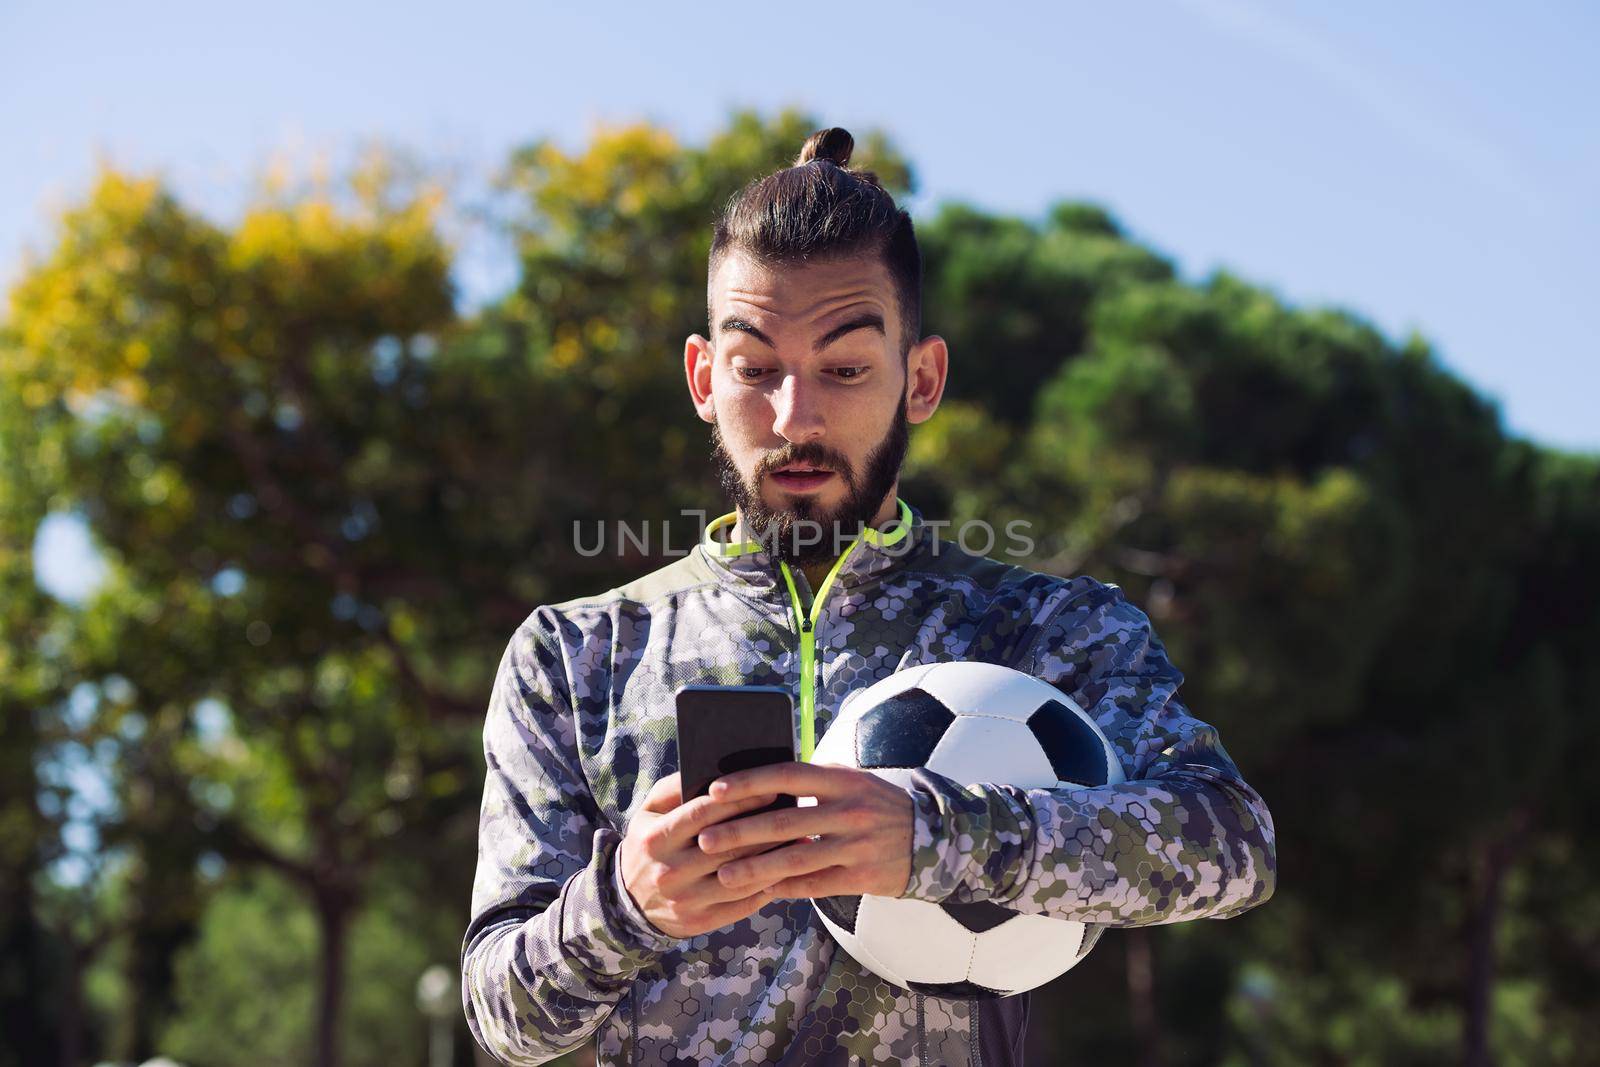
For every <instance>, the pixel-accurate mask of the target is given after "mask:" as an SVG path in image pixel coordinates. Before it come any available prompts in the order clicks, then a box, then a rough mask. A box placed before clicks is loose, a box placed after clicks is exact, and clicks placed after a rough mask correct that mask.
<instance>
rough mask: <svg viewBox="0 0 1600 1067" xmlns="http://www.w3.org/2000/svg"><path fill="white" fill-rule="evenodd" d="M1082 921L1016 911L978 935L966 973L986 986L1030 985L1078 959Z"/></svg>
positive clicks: (1035, 984)
mask: <svg viewBox="0 0 1600 1067" xmlns="http://www.w3.org/2000/svg"><path fill="white" fill-rule="evenodd" d="M1082 944H1083V924H1082V923H1075V922H1065V921H1063V920H1061V919H1047V918H1045V917H1044V916H1042V915H1018V916H1017V917H1016V918H1014V919H1012V920H1011V921H1009V922H1004V923H1001V924H1000V925H999V926H996V927H995V928H994V929H992V930H989V931H987V932H985V933H984V934H982V935H981V936H979V938H978V948H977V951H976V952H975V953H973V956H972V966H971V967H970V968H969V970H968V972H967V973H968V976H969V977H970V978H971V980H972V981H973V982H976V983H977V984H978V985H981V986H984V987H986V988H988V989H999V990H1002V991H1005V992H1009V991H1011V990H1014V989H1015V990H1020V989H1032V988H1033V987H1035V986H1039V985H1043V984H1044V983H1045V982H1048V981H1049V980H1050V979H1052V978H1054V977H1056V976H1057V975H1058V974H1061V973H1062V972H1063V971H1066V970H1067V969H1068V968H1070V967H1071V966H1072V965H1073V964H1075V963H1076V962H1077V960H1078V949H1079V947H1080V946H1081V945H1082Z"/></svg>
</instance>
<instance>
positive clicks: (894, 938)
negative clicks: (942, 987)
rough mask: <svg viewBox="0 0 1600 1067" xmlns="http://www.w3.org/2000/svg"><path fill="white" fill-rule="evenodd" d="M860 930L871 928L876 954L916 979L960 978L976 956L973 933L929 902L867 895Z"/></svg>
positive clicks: (896, 970) (859, 917)
mask: <svg viewBox="0 0 1600 1067" xmlns="http://www.w3.org/2000/svg"><path fill="white" fill-rule="evenodd" d="M856 929H857V930H861V931H864V932H869V933H868V934H867V936H870V937H871V939H872V948H871V950H870V951H871V952H872V954H873V955H874V956H876V957H877V958H878V959H880V960H882V961H883V964H884V966H886V967H888V968H889V970H891V971H893V972H894V973H896V974H900V975H904V976H905V977H906V978H907V979H908V980H910V981H913V982H960V981H964V980H965V979H966V977H967V962H968V961H969V960H970V959H971V958H972V947H973V946H972V932H971V931H970V930H968V929H967V928H966V927H965V926H962V925H961V924H960V923H958V922H956V921H955V920H954V919H952V918H951V917H950V916H948V915H946V914H945V912H944V909H943V908H941V907H939V905H937V904H929V903H928V902H927V901H925V900H902V899H896V898H891V897H872V896H866V897H862V898H861V910H860V911H859V912H857V913H856Z"/></svg>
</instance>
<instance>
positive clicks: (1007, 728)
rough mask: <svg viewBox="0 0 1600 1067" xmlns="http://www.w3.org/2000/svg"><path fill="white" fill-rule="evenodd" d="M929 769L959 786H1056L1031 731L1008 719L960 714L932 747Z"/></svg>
mask: <svg viewBox="0 0 1600 1067" xmlns="http://www.w3.org/2000/svg"><path fill="white" fill-rule="evenodd" d="M928 769H929V770H930V771H936V772H938V773H939V774H942V775H944V776H945V777H946V778H953V779H955V780H956V781H957V782H959V783H960V784H961V785H972V784H973V783H975V782H1004V783H1006V784H1007V785H1016V786H1021V787H1022V788H1024V789H1038V788H1047V787H1049V786H1053V785H1055V784H1056V772H1055V770H1054V769H1053V768H1052V767H1051V766H1050V760H1049V759H1048V758H1046V756H1045V754H1044V749H1042V748H1040V747H1039V741H1038V739H1037V738H1036V737H1034V736H1033V731H1032V730H1030V729H1028V728H1027V727H1026V726H1024V725H1023V724H1021V723H1018V722H1014V721H1012V720H1010V719H993V718H990V717H988V716H986V715H984V716H980V715H963V716H961V717H960V718H958V719H956V721H955V722H953V723H951V724H950V728H949V729H948V730H946V731H945V732H944V736H943V737H942V738H940V739H939V743H938V745H936V746H934V749H933V755H931V756H929V757H928Z"/></svg>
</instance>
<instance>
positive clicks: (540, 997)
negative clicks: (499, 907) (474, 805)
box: [461, 830, 677, 1064]
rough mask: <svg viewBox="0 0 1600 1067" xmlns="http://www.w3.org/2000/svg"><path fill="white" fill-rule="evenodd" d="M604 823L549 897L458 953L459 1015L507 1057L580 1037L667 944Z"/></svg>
mask: <svg viewBox="0 0 1600 1067" xmlns="http://www.w3.org/2000/svg"><path fill="white" fill-rule="evenodd" d="M619 840H620V836H619V835H618V834H617V833H616V831H614V830H601V831H599V832H598V833H596V834H595V837H594V850H593V853H592V856H591V858H590V861H589V864H588V865H587V866H586V867H584V868H583V869H582V870H580V871H578V872H577V873H576V874H574V875H573V876H572V877H571V878H569V879H568V880H567V881H566V883H565V884H564V885H563V886H562V888H561V891H560V892H559V893H558V894H557V895H556V897H555V898H554V899H553V900H551V901H550V903H549V904H548V905H547V906H545V907H543V908H542V910H539V911H538V912H537V913H535V914H532V915H528V914H527V911H528V908H527V907H518V906H516V905H513V906H511V907H509V908H507V909H506V911H507V912H508V913H509V915H510V917H509V918H506V919H503V920H500V921H498V922H496V921H490V922H489V923H487V924H486V925H484V926H483V927H482V929H479V930H477V931H475V932H474V933H472V934H469V940H468V942H467V945H466V947H465V949H464V951H463V953H462V964H461V972H462V986H463V1000H464V1002H465V1007H466V1014H467V1024H468V1026H469V1027H470V1029H471V1030H472V1034H473V1036H474V1037H475V1038H476V1039H477V1041H478V1043H479V1044H480V1045H482V1046H483V1047H484V1049H485V1050H487V1051H488V1052H490V1053H491V1054H492V1055H494V1056H495V1057H496V1058H497V1059H499V1060H500V1061H501V1062H503V1063H507V1064H537V1063H544V1062H546V1061H548V1060H551V1059H554V1058H555V1057H557V1056H559V1055H560V1054H562V1053H563V1052H566V1051H569V1050H571V1049H572V1048H574V1047H576V1046H577V1045H579V1044H581V1043H582V1042H583V1041H584V1040H585V1039H587V1038H588V1037H589V1036H590V1035H591V1034H593V1033H594V1031H595V1030H596V1029H598V1028H599V1026H600V1025H601V1024H602V1023H604V1022H605V1020H606V1018H607V1017H608V1016H609V1015H610V1014H611V1012H612V1011H613V1010H614V1009H615V1008H616V1005H617V1003H618V1001H620V1000H621V999H622V997H623V996H624V995H625V994H626V993H627V991H628V988H629V986H630V985H631V984H632V982H633V978H634V976H635V975H636V974H637V973H638V972H639V970H640V969H641V968H643V967H645V966H646V965H648V964H649V963H651V962H652V961H653V960H655V959H657V958H658V957H659V956H660V955H661V954H662V953H663V952H665V951H666V950H667V949H669V948H671V947H672V946H673V945H675V944H677V942H676V941H674V940H673V939H671V938H667V937H664V936H663V935H661V934H660V933H659V932H658V931H656V930H655V929H654V928H653V927H651V926H650V925H649V923H648V922H647V920H645V918H644V916H643V915H642V914H641V913H640V912H639V910H638V908H637V906H636V905H635V904H634V903H633V901H632V900H631V899H630V898H629V896H628V894H627V891H626V890H625V889H624V888H623V886H622V882H621V878H620V874H619V872H618V871H617V869H616V863H615V853H616V847H617V842H618V841H619Z"/></svg>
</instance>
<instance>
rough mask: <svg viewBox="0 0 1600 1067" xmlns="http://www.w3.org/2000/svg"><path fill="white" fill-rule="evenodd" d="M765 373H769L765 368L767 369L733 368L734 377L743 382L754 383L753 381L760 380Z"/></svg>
mask: <svg viewBox="0 0 1600 1067" xmlns="http://www.w3.org/2000/svg"><path fill="white" fill-rule="evenodd" d="M746 372H749V373H746ZM765 373H767V368H765V367H735V368H733V376H734V377H735V378H738V379H739V380H740V381H742V382H753V381H756V380H757V379H759V378H760V377H761V376H762V375H763V374H765Z"/></svg>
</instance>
